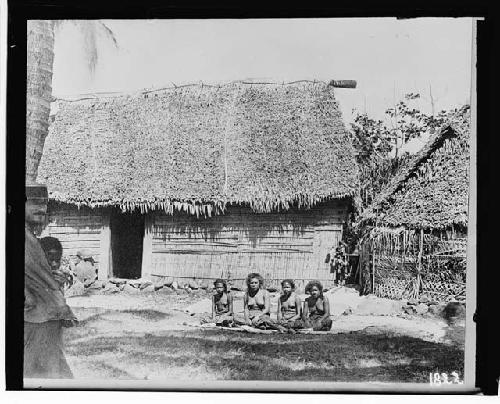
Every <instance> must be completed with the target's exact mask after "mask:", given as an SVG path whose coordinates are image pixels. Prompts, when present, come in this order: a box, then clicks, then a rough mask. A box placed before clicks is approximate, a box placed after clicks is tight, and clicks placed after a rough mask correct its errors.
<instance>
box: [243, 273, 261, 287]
mask: <svg viewBox="0 0 500 404" xmlns="http://www.w3.org/2000/svg"><path fill="white" fill-rule="evenodd" d="M252 279H258V280H259V288H262V287H263V286H264V278H263V277H262V276H261V275H260V274H258V273H256V272H252V273H251V274H248V276H247V280H246V282H247V287H248V289H250V281H251V280H252Z"/></svg>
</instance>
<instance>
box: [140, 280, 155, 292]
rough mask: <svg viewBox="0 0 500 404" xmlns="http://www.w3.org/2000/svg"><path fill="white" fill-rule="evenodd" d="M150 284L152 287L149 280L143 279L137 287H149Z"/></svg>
mask: <svg viewBox="0 0 500 404" xmlns="http://www.w3.org/2000/svg"><path fill="white" fill-rule="evenodd" d="M150 286H152V287H153V288H154V285H153V282H151V281H149V280H145V281H143V282H142V283H141V284H140V286H139V289H141V290H143V289H146V288H149V287H150Z"/></svg>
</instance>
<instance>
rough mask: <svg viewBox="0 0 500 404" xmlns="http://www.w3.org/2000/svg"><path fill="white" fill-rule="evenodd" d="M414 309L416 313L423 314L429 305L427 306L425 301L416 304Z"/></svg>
mask: <svg viewBox="0 0 500 404" xmlns="http://www.w3.org/2000/svg"><path fill="white" fill-rule="evenodd" d="M415 311H416V312H417V313H418V314H425V313H427V312H428V311H429V306H427V305H426V304H425V303H420V304H418V305H417V306H415Z"/></svg>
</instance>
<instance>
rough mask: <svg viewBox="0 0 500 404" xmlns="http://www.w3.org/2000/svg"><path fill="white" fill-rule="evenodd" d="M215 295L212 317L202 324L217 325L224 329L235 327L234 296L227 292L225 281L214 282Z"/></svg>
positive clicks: (204, 319)
mask: <svg viewBox="0 0 500 404" xmlns="http://www.w3.org/2000/svg"><path fill="white" fill-rule="evenodd" d="M214 288H215V293H214V295H213V296H212V316H210V317H205V318H202V320H201V322H202V323H215V325H218V326H222V327H231V326H232V325H233V296H232V295H231V293H229V291H228V290H227V283H226V281H224V280H223V279H216V280H215V282H214Z"/></svg>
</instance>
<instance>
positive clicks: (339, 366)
mask: <svg viewBox="0 0 500 404" xmlns="http://www.w3.org/2000/svg"><path fill="white" fill-rule="evenodd" d="M91 344H92V347H90V346H88V344H85V346H81V345H75V346H71V354H72V355H74V356H76V357H85V358H89V357H92V356H93V355H100V354H102V353H103V352H112V351H115V352H117V353H118V352H120V353H124V352H126V353H127V356H126V358H124V367H125V368H127V363H126V362H127V361H129V362H130V366H132V365H133V364H136V365H139V364H140V366H142V367H145V368H147V367H148V366H150V367H151V366H152V364H154V365H155V366H156V367H159V368H160V369H161V368H164V369H165V370H166V373H169V374H171V370H172V369H173V368H177V369H182V368H191V369H193V368H199V369H207V370H209V371H210V373H211V374H214V375H216V376H214V377H215V378H219V379H225V380H227V379H230V380H308V381H343V382H355V381H356V382H363V381H381V382H422V383H426V382H427V380H428V374H429V372H435V371H443V372H445V371H446V372H451V371H454V370H456V371H458V372H461V373H462V372H463V361H464V352H463V350H461V349H459V348H458V347H456V346H448V345H443V344H437V343H433V342H426V341H423V340H420V339H417V338H411V337H404V336H392V337H388V336H384V335H366V334H363V333H362V332H357V333H350V334H336V335H335V334H329V335H265V334H243V333H238V334H235V333H228V332H224V331H220V330H189V331H172V332H170V333H168V335H165V336H154V335H148V336H147V337H140V336H123V337H113V338H111V337H110V338H106V337H101V338H96V339H95V340H92V342H91ZM167 371H168V372H167ZM200 372H202V370H200ZM202 376H203V375H202V374H201V373H200V378H202Z"/></svg>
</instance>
